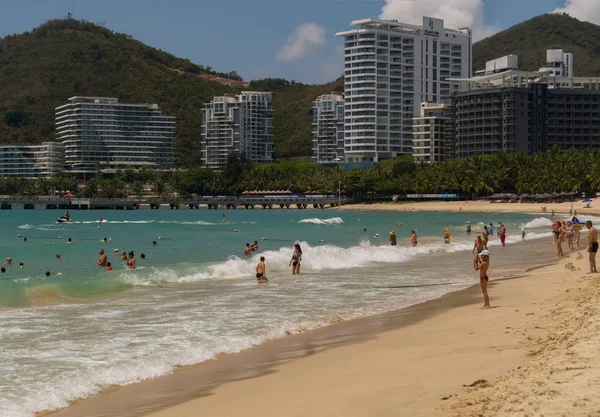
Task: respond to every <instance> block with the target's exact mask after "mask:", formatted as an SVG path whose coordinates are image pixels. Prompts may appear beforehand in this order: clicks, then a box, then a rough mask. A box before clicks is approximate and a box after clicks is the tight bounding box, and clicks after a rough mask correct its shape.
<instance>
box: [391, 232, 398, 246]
mask: <svg viewBox="0 0 600 417" xmlns="http://www.w3.org/2000/svg"><path fill="white" fill-rule="evenodd" d="M397 244H398V239H397V238H396V232H395V231H393V230H392V231H391V232H390V245H392V246H396V245H397Z"/></svg>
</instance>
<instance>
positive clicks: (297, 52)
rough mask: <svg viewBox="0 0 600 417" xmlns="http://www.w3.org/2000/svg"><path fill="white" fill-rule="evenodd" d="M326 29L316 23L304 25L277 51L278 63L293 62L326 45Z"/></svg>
mask: <svg viewBox="0 0 600 417" xmlns="http://www.w3.org/2000/svg"><path fill="white" fill-rule="evenodd" d="M325 43H326V41H325V29H324V28H323V27H321V26H319V25H317V24H316V23H302V24H301V25H300V26H298V27H297V28H296V30H294V32H293V33H292V34H291V35H290V36H289V37H288V38H287V40H286V41H285V44H284V45H283V46H282V47H281V49H279V51H277V61H279V62H293V61H297V60H298V59H300V58H303V57H305V56H306V55H308V54H310V53H311V52H312V51H313V50H315V49H317V48H320V47H322V46H323V45H325Z"/></svg>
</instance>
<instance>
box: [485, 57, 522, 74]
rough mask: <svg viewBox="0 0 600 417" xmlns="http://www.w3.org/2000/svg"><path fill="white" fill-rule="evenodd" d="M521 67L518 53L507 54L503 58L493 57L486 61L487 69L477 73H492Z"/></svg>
mask: <svg viewBox="0 0 600 417" xmlns="http://www.w3.org/2000/svg"><path fill="white" fill-rule="evenodd" d="M518 68H519V56H518V55H506V56H503V57H501V58H496V59H492V60H491V61H487V62H486V63H485V70H479V71H476V72H475V75H490V74H495V73H498V72H504V71H508V70H516V69H518Z"/></svg>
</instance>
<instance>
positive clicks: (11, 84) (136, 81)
mask: <svg viewBox="0 0 600 417" xmlns="http://www.w3.org/2000/svg"><path fill="white" fill-rule="evenodd" d="M333 84H334V83H332V84H331V85H322V86H308V85H304V84H300V83H290V82H286V81H283V80H262V81H258V82H256V83H254V84H253V85H252V87H250V83H247V82H244V81H243V80H241V78H240V77H239V76H238V75H237V74H236V73H235V72H234V71H232V72H231V73H229V74H222V73H217V72H215V71H213V70H212V69H211V68H210V67H203V66H200V65H196V64H193V63H191V62H190V61H189V60H186V59H181V58H177V57H175V56H173V55H171V54H168V53H166V52H163V51H160V50H157V49H155V48H151V47H149V46H146V45H144V44H143V43H141V42H139V41H136V40H135V39H132V38H131V36H129V35H125V34H120V33H114V32H112V31H110V30H108V29H106V28H104V27H101V26H98V25H95V24H92V23H89V22H84V21H77V20H75V19H65V20H53V21H49V22H47V23H45V24H43V25H41V26H39V27H38V28H36V29H34V30H32V31H31V32H26V33H23V34H20V35H11V36H6V37H5V38H3V39H0V143H37V142H42V141H48V140H54V108H55V107H57V106H60V105H62V104H65V103H66V100H67V98H69V97H72V96H75V95H88V96H93V95H98V96H109V97H117V98H119V100H120V101H122V102H142V103H158V104H159V105H160V107H161V109H162V110H163V111H164V112H165V113H166V114H169V115H173V116H176V118H177V138H176V145H175V147H176V149H175V150H176V155H177V156H178V158H179V160H180V161H181V162H182V163H184V164H185V165H197V164H199V163H200V131H201V124H202V113H201V109H202V106H203V104H204V103H206V102H208V101H210V100H211V99H212V97H213V96H215V95H221V94H224V93H235V92H239V91H241V90H244V89H248V88H256V89H258V90H262V91H267V90H269V91H273V92H274V105H275V114H274V117H275V125H274V131H275V142H276V146H275V148H276V150H277V152H278V153H279V155H280V156H282V157H295V156H303V155H304V156H305V155H310V137H311V134H310V130H311V126H310V108H311V103H312V100H313V99H314V97H316V95H318V94H321V93H322V92H325V91H327V90H329V89H330V88H333Z"/></svg>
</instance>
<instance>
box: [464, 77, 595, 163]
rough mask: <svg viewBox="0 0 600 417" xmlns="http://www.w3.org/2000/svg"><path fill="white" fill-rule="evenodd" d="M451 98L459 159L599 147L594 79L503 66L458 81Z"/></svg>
mask: <svg viewBox="0 0 600 417" xmlns="http://www.w3.org/2000/svg"><path fill="white" fill-rule="evenodd" d="M464 82H465V83H467V84H469V85H470V88H471V91H467V92H460V93H458V94H456V95H455V96H454V97H453V107H454V112H455V124H456V129H455V146H456V156H457V157H459V158H462V157H470V156H474V155H481V154H490V153H495V152H498V151H511V152H520V153H527V154H534V153H536V152H543V151H545V150H547V149H550V148H552V147H554V146H558V147H559V148H561V149H568V148H576V149H594V148H600V78H599V77H555V76H554V75H552V74H549V73H548V72H546V71H543V72H525V71H512V70H510V71H506V72H504V73H500V74H493V75H488V76H482V77H473V78H471V79H466V80H464Z"/></svg>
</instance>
